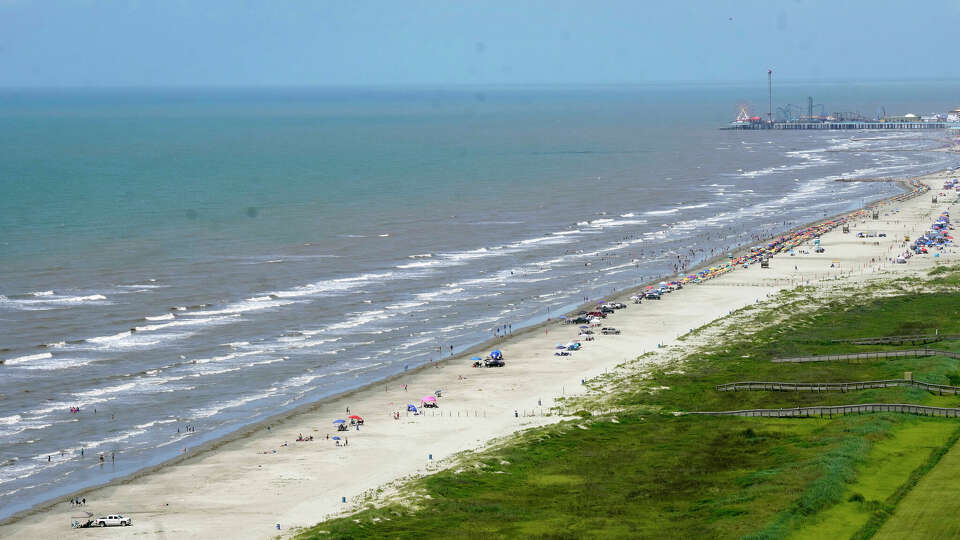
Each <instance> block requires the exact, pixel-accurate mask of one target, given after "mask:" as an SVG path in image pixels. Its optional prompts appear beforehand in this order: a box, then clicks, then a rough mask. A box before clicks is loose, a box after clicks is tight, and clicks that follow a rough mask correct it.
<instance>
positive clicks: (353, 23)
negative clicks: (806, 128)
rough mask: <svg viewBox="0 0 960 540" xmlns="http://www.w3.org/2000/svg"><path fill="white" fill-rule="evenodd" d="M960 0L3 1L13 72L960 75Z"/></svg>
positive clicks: (303, 76) (220, 78) (97, 77)
mask: <svg viewBox="0 0 960 540" xmlns="http://www.w3.org/2000/svg"><path fill="white" fill-rule="evenodd" d="M958 23H960V2H956V1H942V2H934V1H928V0H922V1H919V2H902V1H876V0H840V1H836V0H834V1H807V0H789V1H773V0H766V1H756V2H748V1H730V2H724V1H709V0H703V1H689V0H688V1H682V0H665V1H657V2H650V1H648V0H626V1H614V0H610V1H603V0H591V1H587V0H582V1H572V0H549V1H547V0H544V1H523V0H503V1H499V0H498V1H474V2H467V1H461V0H447V1H439V0H438V1H420V0H402V1H400V0H381V1H376V2H371V1H364V0H336V1H334V0H260V1H255V0H246V1H244V0H230V1H226V0H110V1H107V0H0V86H184V85H186V86H193V85H198V86H210V85H232V86H237V85H238V86H258V85H397V84H402V85H409V84H414V85H459V84H468V85H475V84H479V85H486V84H597V83H599V84H608V83H641V82H649V81H701V80H706V81H743V80H755V79H756V78H757V77H760V78H762V77H763V73H764V72H765V70H766V69H767V67H772V68H773V69H774V70H775V73H776V75H777V76H778V77H779V78H780V79H781V80H788V79H805V80H806V79H824V80H838V81H846V80H864V79H911V78H923V79H936V78H954V79H955V78H958V75H957V70H958V68H957V62H956V57H957V55H956V52H955V50H956V48H957V45H958V41H957V40H956V38H952V37H951V34H955V33H956V28H958V27H960V24H958Z"/></svg>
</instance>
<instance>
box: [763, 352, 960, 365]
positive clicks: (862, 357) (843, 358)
mask: <svg viewBox="0 0 960 540" xmlns="http://www.w3.org/2000/svg"><path fill="white" fill-rule="evenodd" d="M925 356H946V357H948V358H960V353H955V352H953V351H944V350H940V349H910V350H905V351H873V352H862V353H850V354H821V355H815V356H796V357H793V358H774V359H773V360H771V362H774V363H781V364H787V363H803V362H860V361H866V360H887V359H890V358H921V357H925Z"/></svg>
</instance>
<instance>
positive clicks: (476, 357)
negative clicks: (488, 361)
mask: <svg viewBox="0 0 960 540" xmlns="http://www.w3.org/2000/svg"><path fill="white" fill-rule="evenodd" d="M470 359H471V360H483V358H480V357H479V356H474V357H472V358H470Z"/></svg>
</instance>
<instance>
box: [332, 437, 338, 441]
mask: <svg viewBox="0 0 960 540" xmlns="http://www.w3.org/2000/svg"><path fill="white" fill-rule="evenodd" d="M332 438H333V440H335V441H339V440H340V437H332Z"/></svg>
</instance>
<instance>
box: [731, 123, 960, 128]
mask: <svg viewBox="0 0 960 540" xmlns="http://www.w3.org/2000/svg"><path fill="white" fill-rule="evenodd" d="M951 127H960V122H871V121H839V122H830V121H827V122H772V123H767V122H744V123H739V122H738V123H734V124H731V125H729V126H725V127H722V128H720V129H725V130H726V129H733V130H758V129H833V130H843V129H857V130H861V129H863V130H865V129H895V130H915V129H947V128H951Z"/></svg>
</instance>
